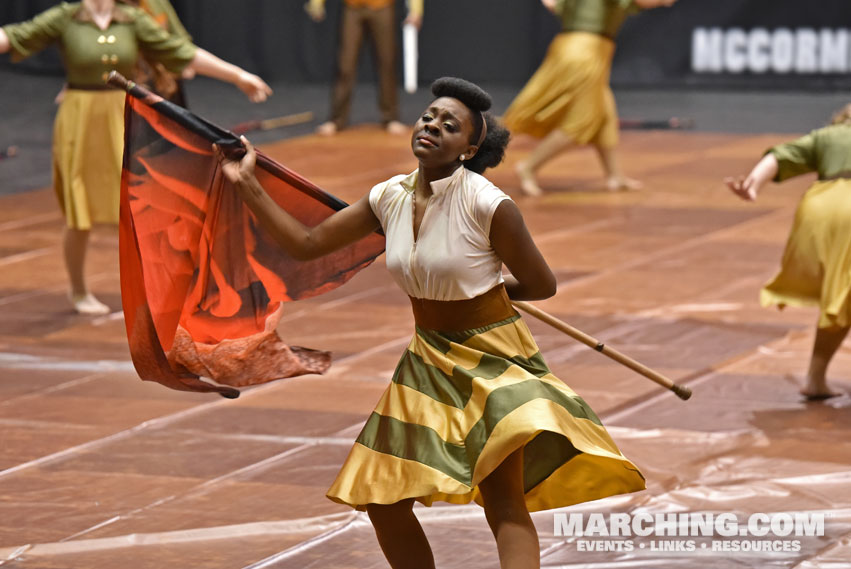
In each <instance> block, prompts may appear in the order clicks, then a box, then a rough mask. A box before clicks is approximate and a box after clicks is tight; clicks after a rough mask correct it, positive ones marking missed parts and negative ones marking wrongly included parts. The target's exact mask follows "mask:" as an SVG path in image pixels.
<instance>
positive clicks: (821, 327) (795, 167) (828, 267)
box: [725, 105, 851, 400]
mask: <svg viewBox="0 0 851 569" xmlns="http://www.w3.org/2000/svg"><path fill="white" fill-rule="evenodd" d="M808 172H817V173H818V180H817V181H816V182H815V183H814V184H813V185H812V186H811V187H810V189H809V190H807V193H806V194H804V197H803V199H802V200H801V203H800V204H799V205H798V209H797V211H796V213H795V221H794V223H793V225H792V231H791V233H790V235H789V240H788V241H787V243H786V250H785V252H784V253H783V261H782V264H781V268H780V272H779V273H778V274H777V276H775V277H774V279H773V280H772V281H771V282H769V283H768V284H766V285H765V286H764V287H763V289H762V293H761V302H762V304H763V305H764V306H770V305H776V306H778V307H780V308H783V307H784V306H786V305H792V306H818V307H819V310H820V314H819V320H818V324H817V327H816V338H815V344H814V345H813V352H812V357H811V358H810V365H809V369H808V371H807V378H806V385H805V386H804V388H803V389H802V390H801V394H802V395H804V396H805V397H806V398H807V399H809V400H821V399H828V398H830V397H834V396H836V395H839V393H837V392H835V391H832V390H831V389H830V388H828V386H827V367H828V365H829V364H830V360H831V359H832V358H833V356H834V355H835V354H836V351H837V350H838V349H839V347H840V346H841V345H842V342H843V340H844V339H845V337H846V336H847V335H848V329H849V327H851V105H847V106H846V107H844V108H843V109H841V110H840V111H839V112H838V113H836V115H835V116H834V117H833V121H832V124H831V125H830V126H827V127H825V128H822V129H819V130H814V131H813V132H811V133H810V134H808V135H806V136H804V137H801V138H799V139H798V140H795V141H793V142H789V143H786V144H780V145H778V146H775V147H774V148H771V149H769V150H768V152H767V153H766V154H765V156H764V157H763V158H762V160H760V161H759V162H758V163H757V165H756V166H754V168H753V170H751V172H750V174H748V175H747V176H739V177H737V178H726V179H725V182H726V183H727V185H728V186H729V188H730V189H731V190H732V191H733V192H735V193H736V195H738V196H739V197H741V198H742V199H744V200H748V201H754V200H756V198H757V195H758V194H759V192H760V190H761V189H762V187H763V186H764V185H765V184H766V183H767V182H768V181H770V180H773V181H775V182H781V181H783V180H786V179H788V178H791V177H793V176H798V175H800V174H805V173H808Z"/></svg>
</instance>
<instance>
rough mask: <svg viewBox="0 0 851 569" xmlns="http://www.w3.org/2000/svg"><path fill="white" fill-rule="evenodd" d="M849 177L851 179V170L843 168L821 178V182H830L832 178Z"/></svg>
mask: <svg viewBox="0 0 851 569" xmlns="http://www.w3.org/2000/svg"><path fill="white" fill-rule="evenodd" d="M842 179H849V180H851V170H843V171H842V172H837V173H836V174H834V175H832V176H827V177H826V178H819V181H820V182H829V181H830V180H842Z"/></svg>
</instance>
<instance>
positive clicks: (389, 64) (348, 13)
mask: <svg viewBox="0 0 851 569" xmlns="http://www.w3.org/2000/svg"><path fill="white" fill-rule="evenodd" d="M366 32H369V34H370V36H371V37H372V43H373V46H374V47H375V53H376V59H377V65H378V107H379V109H380V110H381V120H382V121H383V122H384V124H387V123H388V122H390V121H394V120H398V118H399V103H398V95H397V92H396V26H395V18H394V11H393V5H392V4H391V5H390V6H387V7H386V8H379V9H377V10H373V9H371V8H367V7H357V8H353V7H350V6H348V5H346V4H344V5H343V23H342V26H341V30H340V51H339V53H338V56H337V65H338V69H337V79H336V81H335V83H334V92H333V95H332V100H331V120H332V121H333V122H334V124H336V125H337V128H343V127H345V126H346V125H347V124H348V122H349V111H350V109H351V103H352V89H353V87H354V84H355V80H356V79H357V69H358V56H359V55H360V50H361V46H362V44H363V38H364V35H365V33H366Z"/></svg>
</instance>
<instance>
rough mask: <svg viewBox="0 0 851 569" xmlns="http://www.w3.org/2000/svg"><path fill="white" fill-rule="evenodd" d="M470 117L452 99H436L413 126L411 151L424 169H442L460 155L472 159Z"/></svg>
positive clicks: (456, 101) (465, 108)
mask: <svg viewBox="0 0 851 569" xmlns="http://www.w3.org/2000/svg"><path fill="white" fill-rule="evenodd" d="M472 118H473V117H472V113H471V111H470V109H469V108H467V106H466V105H465V104H464V103H462V102H461V101H459V100H458V99H453V98H451V97H440V98H439V99H436V100H435V101H434V102H433V103H432V104H431V105H429V107H428V108H427V109H426V110H425V112H423V114H422V115H420V118H419V119H418V120H417V122H416V123H415V124H414V133H413V135H412V137H411V149H412V150H413V151H414V156H416V157H417V159H418V160H419V161H420V163H421V164H422V165H423V166H425V167H441V166H447V165H449V164H452V163H453V162H456V161H457V160H458V158H459V156H461V155H462V154H466V155H467V156H466V158H467V159H469V158H472V155H473V154H475V147H472V145H471V144H470V138H471V137H472V135H473V121H472Z"/></svg>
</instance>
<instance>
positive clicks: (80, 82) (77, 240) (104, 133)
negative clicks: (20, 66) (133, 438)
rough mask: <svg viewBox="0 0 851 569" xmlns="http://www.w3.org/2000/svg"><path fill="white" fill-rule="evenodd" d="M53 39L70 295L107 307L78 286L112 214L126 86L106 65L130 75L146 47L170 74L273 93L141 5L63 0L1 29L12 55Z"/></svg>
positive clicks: (96, 310) (57, 172)
mask: <svg viewBox="0 0 851 569" xmlns="http://www.w3.org/2000/svg"><path fill="white" fill-rule="evenodd" d="M54 43H55V44H58V45H59V47H60V49H61V50H62V58H63V62H64V65H65V71H66V75H67V82H68V90H67V92H66V94H65V96H64V100H63V101H62V102H61V104H60V106H59V111H58V113H57V115H56V122H55V125H54V130H53V187H54V190H55V191H56V196H57V198H58V199H59V204H60V206H61V207H62V209H63V211H64V213H65V218H66V227H65V233H64V243H63V247H64V256H65V264H66V268H67V270H68V276H69V278H70V281H71V288H70V293H69V297H70V300H71V303H72V304H73V306H74V309H75V310H76V311H77V312H80V313H82V314H105V313H107V312H109V307H107V306H106V305H105V304H103V303H102V302H100V301H99V300H98V299H97V298H95V296H94V295H93V294H92V293H91V292H90V291H89V288H88V286H87V285H86V279H85V274H84V262H85V256H86V250H87V248H88V242H89V233H90V230H91V228H92V226H93V225H96V224H116V223H117V222H118V201H119V193H120V192H119V189H120V182H121V158H122V149H123V147H124V92H123V91H120V90H117V89H112V88H110V87H108V86H106V84H105V80H106V77H107V75H108V74H109V72H110V71H112V70H116V71H118V72H120V73H121V74H122V75H126V76H128V77H132V76H133V73H134V69H135V67H136V64H137V62H138V59H139V57H140V55H144V56H145V57H146V58H148V59H149V60H150V61H154V62H157V63H161V64H162V65H163V66H165V68H166V69H168V70H169V71H170V72H172V73H181V72H182V71H183V70H184V69H185V68H187V67H189V68H191V69H193V70H194V71H196V72H198V73H201V74H203V75H208V76H210V77H214V78H217V79H221V80H222V81H227V82H229V83H232V84H234V85H236V86H237V87H239V89H241V90H242V91H243V92H244V93H245V94H246V95H247V96H248V97H249V99H251V100H252V101H255V102H259V101H263V100H265V99H266V98H267V97H268V96H269V95H270V94H271V92H272V91H271V89H270V88H269V86H268V85H266V83H265V82H263V80H262V79H260V78H259V77H257V76H256V75H253V74H251V73H248V72H246V71H244V70H242V69H240V68H239V67H236V66H234V65H231V64H230V63H227V62H225V61H222V60H221V59H219V58H217V57H215V56H214V55H212V54H210V53H209V52H207V51H205V50H203V49H200V48H197V47H196V46H194V45H192V44H191V43H189V42H188V41H186V40H185V39H183V38H181V37H178V36H172V35H169V34H168V32H166V31H165V30H164V29H162V28H161V27H160V26H159V25H158V24H157V23H156V22H155V21H154V20H153V19H152V18H151V17H150V16H149V15H148V14H146V13H145V12H144V11H142V10H140V9H139V8H135V7H131V6H126V5H122V4H116V3H115V0H83V1H82V2H77V3H62V4H60V5H58V6H55V7H54V8H51V9H49V10H47V11H45V12H42V13H41V14H39V15H38V16H36V17H35V18H33V19H32V20H29V21H27V22H22V23H19V24H10V25H7V26H5V27H3V28H2V29H0V53H6V52H8V51H11V52H12V56H13V59H15V60H21V59H24V58H26V57H28V56H30V55H32V54H34V53H36V52H38V51H40V50H42V49H44V48H46V47H47V46H49V45H51V44H54Z"/></svg>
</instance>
